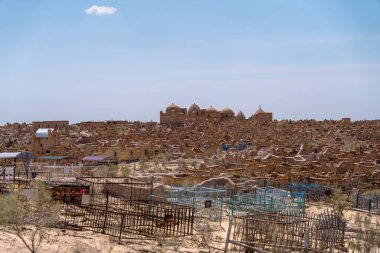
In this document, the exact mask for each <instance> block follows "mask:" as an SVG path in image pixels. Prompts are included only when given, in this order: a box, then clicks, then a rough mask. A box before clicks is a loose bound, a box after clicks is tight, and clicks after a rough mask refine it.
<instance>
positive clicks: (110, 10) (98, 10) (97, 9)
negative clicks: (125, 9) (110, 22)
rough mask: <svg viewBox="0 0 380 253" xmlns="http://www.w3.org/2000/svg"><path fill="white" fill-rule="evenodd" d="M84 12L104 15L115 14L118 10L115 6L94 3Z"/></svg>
mask: <svg viewBox="0 0 380 253" xmlns="http://www.w3.org/2000/svg"><path fill="white" fill-rule="evenodd" d="M84 12H86V13H87V14H89V15H91V14H94V15H98V16H104V15H111V14H114V13H115V12H117V9H116V8H115V7H108V6H97V5H93V6H91V7H90V8H88V9H86V10H85V11H84Z"/></svg>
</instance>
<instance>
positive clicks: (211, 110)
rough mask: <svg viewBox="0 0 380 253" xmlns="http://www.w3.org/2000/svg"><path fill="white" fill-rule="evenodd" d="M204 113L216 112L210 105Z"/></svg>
mask: <svg viewBox="0 0 380 253" xmlns="http://www.w3.org/2000/svg"><path fill="white" fill-rule="evenodd" d="M206 112H218V111H217V110H216V109H215V108H214V107H212V105H211V106H210V107H209V108H208V109H207V110H206Z"/></svg>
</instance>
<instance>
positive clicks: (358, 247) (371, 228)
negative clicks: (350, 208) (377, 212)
mask: <svg viewBox="0 0 380 253" xmlns="http://www.w3.org/2000/svg"><path fill="white" fill-rule="evenodd" d="M355 227H356V229H357V231H356V233H355V234H354V235H353V236H352V237H351V238H350V240H349V242H348V246H349V248H350V249H351V250H352V252H360V253H372V252H377V250H378V249H379V248H380V223H379V221H376V224H373V223H371V219H370V218H369V217H368V216H365V217H363V216H362V215H359V214H357V215H356V216H355Z"/></svg>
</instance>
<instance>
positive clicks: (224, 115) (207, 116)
mask: <svg viewBox="0 0 380 253" xmlns="http://www.w3.org/2000/svg"><path fill="white" fill-rule="evenodd" d="M233 119H238V120H245V119H246V118H245V115H244V113H243V112H242V111H239V112H238V113H237V114H236V116H235V113H234V111H233V110H232V109H230V108H228V107H225V108H224V109H222V110H221V111H218V110H217V109H215V108H214V107H213V106H210V107H209V108H207V109H201V108H200V107H199V106H198V105H197V104H196V103H193V104H192V105H191V106H190V107H189V109H187V108H181V107H179V106H178V105H176V104H174V103H171V104H170V105H169V106H168V107H166V109H165V112H163V111H160V123H161V124H164V125H169V126H183V124H184V123H185V122H194V121H208V120H212V121H223V120H233ZM250 119H253V120H254V121H255V122H262V123H265V122H268V121H272V113H270V112H264V111H263V110H262V109H261V106H260V108H259V109H258V110H257V111H256V112H255V113H254V114H253V115H252V117H251V118H250Z"/></svg>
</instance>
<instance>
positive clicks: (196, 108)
mask: <svg viewBox="0 0 380 253" xmlns="http://www.w3.org/2000/svg"><path fill="white" fill-rule="evenodd" d="M200 112H201V108H200V107H199V106H198V105H197V104H196V103H194V104H192V105H191V106H190V107H189V111H188V113H189V114H196V113H200Z"/></svg>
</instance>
